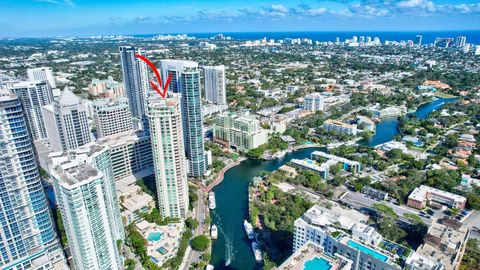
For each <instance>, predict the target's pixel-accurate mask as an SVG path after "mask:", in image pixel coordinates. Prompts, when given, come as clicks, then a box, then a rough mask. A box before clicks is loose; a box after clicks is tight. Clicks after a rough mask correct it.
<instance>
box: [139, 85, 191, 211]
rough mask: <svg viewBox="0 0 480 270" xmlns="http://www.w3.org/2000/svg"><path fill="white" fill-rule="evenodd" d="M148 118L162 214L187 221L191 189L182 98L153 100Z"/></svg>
mask: <svg viewBox="0 0 480 270" xmlns="http://www.w3.org/2000/svg"><path fill="white" fill-rule="evenodd" d="M148 117H149V120H150V124H149V126H150V134H151V140H152V155H153V160H154V168H155V181H156V185H157V194H158V195H157V197H158V205H159V206H160V212H161V213H162V216H163V217H175V218H184V217H186V215H187V211H188V185H187V170H186V168H187V160H186V158H185V149H184V139H183V126H182V113H181V98H180V95H178V94H172V95H171V96H170V97H168V98H166V99H163V98H160V97H151V98H150V99H149V114H148Z"/></svg>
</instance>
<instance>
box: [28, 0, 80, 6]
mask: <svg viewBox="0 0 480 270" xmlns="http://www.w3.org/2000/svg"><path fill="white" fill-rule="evenodd" d="M35 1H36V2H43V3H49V4H54V5H57V6H62V7H76V5H75V3H74V2H73V0H63V1H61V0H35Z"/></svg>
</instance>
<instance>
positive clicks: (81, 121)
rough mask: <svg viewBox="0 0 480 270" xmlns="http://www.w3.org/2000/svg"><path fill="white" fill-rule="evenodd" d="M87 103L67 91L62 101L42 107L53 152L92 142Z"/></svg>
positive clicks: (61, 97)
mask: <svg viewBox="0 0 480 270" xmlns="http://www.w3.org/2000/svg"><path fill="white" fill-rule="evenodd" d="M87 110H88V109H87V106H86V105H85V102H84V101H83V100H81V99H80V98H79V97H77V96H76V95H75V94H74V93H72V92H71V91H70V90H67V89H65V90H64V91H63V92H62V95H61V96H60V99H59V100H57V101H55V102H54V103H53V104H51V105H46V106H43V107H42V113H43V117H44V121H45V126H46V129H47V136H48V139H49V141H50V148H51V149H52V150H53V151H66V150H69V149H75V148H77V147H79V146H82V145H85V144H87V143H89V142H90V141H91V140H92V135H91V134H90V129H89V127H88V120H87Z"/></svg>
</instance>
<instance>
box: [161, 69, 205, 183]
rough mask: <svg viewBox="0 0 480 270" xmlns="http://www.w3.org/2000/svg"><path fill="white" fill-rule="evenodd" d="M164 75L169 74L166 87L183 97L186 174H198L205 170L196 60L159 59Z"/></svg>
mask: <svg viewBox="0 0 480 270" xmlns="http://www.w3.org/2000/svg"><path fill="white" fill-rule="evenodd" d="M160 63H161V66H162V74H163V78H167V77H168V76H169V74H172V80H171V85H170V86H169V90H168V91H171V92H174V93H180V94H181V96H182V119H183V120H182V122H183V132H184V137H185V152H186V154H187V159H188V173H189V175H190V176H192V177H200V176H202V175H203V174H204V173H205V172H206V170H207V161H206V155H205V145H204V141H203V117H202V99H201V89H200V71H199V69H198V63H196V62H193V61H183V60H161V61H160Z"/></svg>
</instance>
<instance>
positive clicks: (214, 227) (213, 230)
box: [210, 224, 218, 240]
mask: <svg viewBox="0 0 480 270" xmlns="http://www.w3.org/2000/svg"><path fill="white" fill-rule="evenodd" d="M210 237H211V238H212V239H213V240H215V239H217V238H218V228H217V225H215V224H213V225H212V227H211V228H210Z"/></svg>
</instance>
